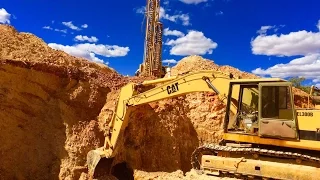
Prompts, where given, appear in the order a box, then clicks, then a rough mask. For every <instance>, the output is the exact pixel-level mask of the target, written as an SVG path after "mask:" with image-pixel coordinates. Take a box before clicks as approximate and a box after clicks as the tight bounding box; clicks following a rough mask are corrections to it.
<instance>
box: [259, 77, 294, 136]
mask: <svg viewBox="0 0 320 180" xmlns="http://www.w3.org/2000/svg"><path fill="white" fill-rule="evenodd" d="M259 136H261V137H271V138H278V139H298V133H297V126H296V115H295V109H294V102H293V96H292V86H291V83H289V82H277V83H260V84H259Z"/></svg>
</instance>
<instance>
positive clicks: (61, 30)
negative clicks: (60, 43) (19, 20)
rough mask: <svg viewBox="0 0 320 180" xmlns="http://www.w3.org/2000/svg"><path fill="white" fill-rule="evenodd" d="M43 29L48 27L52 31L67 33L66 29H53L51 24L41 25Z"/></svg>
mask: <svg viewBox="0 0 320 180" xmlns="http://www.w3.org/2000/svg"><path fill="white" fill-rule="evenodd" d="M42 28H43V29H48V30H52V31H56V32H61V33H65V34H66V33H67V32H68V31H67V30H66V29H57V28H55V29H53V28H52V27H51V26H43V27H42Z"/></svg>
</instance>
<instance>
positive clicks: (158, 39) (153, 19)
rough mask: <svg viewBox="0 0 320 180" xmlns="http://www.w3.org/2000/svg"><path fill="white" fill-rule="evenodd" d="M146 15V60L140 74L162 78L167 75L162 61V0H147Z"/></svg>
mask: <svg viewBox="0 0 320 180" xmlns="http://www.w3.org/2000/svg"><path fill="white" fill-rule="evenodd" d="M146 16H147V22H146V34H145V42H144V43H145V44H144V56H143V58H144V61H143V63H142V64H140V67H139V74H141V75H145V76H155V77H158V78H160V77H163V76H164V75H165V72H164V69H163V67H162V61H161V59H162V58H161V56H162V31H163V26H162V23H161V22H159V16H160V0H147V6H146Z"/></svg>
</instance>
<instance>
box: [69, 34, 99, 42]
mask: <svg viewBox="0 0 320 180" xmlns="http://www.w3.org/2000/svg"><path fill="white" fill-rule="evenodd" d="M74 39H75V41H88V42H98V38H96V37H95V36H91V37H88V36H82V35H77V36H76V37H75V38H74Z"/></svg>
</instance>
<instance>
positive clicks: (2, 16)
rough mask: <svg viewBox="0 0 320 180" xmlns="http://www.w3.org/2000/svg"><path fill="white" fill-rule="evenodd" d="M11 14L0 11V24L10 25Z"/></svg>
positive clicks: (3, 10) (2, 9)
mask: <svg viewBox="0 0 320 180" xmlns="http://www.w3.org/2000/svg"><path fill="white" fill-rule="evenodd" d="M10 18H11V14H9V13H8V12H7V11H6V10H5V9H4V8H1V9H0V23H3V24H10Z"/></svg>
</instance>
